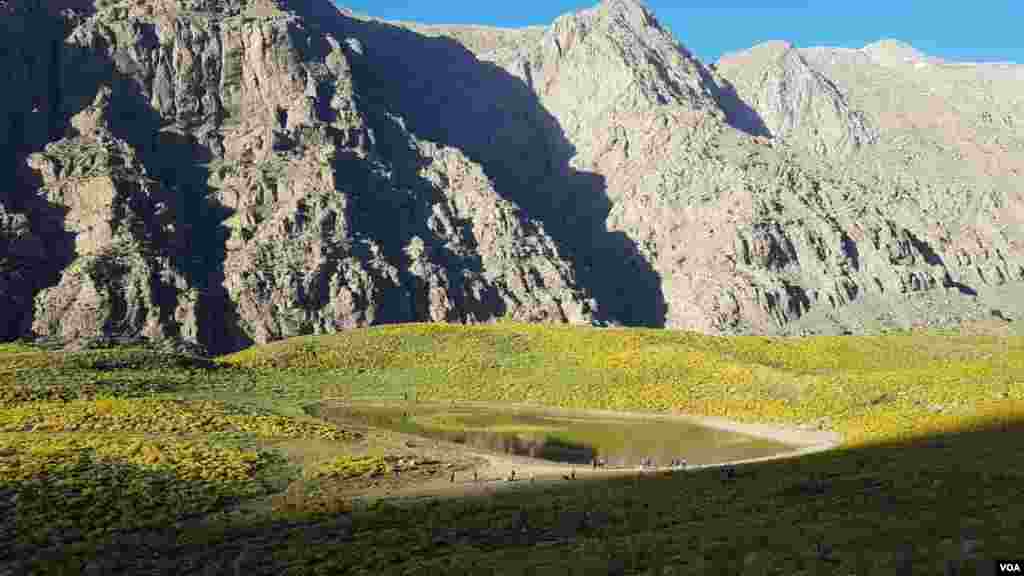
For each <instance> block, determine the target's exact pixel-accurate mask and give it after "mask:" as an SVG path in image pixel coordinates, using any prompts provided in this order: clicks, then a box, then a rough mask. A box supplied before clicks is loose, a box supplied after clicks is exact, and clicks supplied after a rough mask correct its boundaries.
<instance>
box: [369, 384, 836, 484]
mask: <svg viewBox="0 0 1024 576" xmlns="http://www.w3.org/2000/svg"><path fill="white" fill-rule="evenodd" d="M458 405H459V406H460V407H474V408H491V409H494V408H500V409H502V410H513V411H514V410H529V411H530V412H533V413H537V412H543V413H547V414H551V415H561V416H565V415H574V416H586V417H591V418H602V417H603V418H615V419H617V420H621V419H631V418H638V419H640V418H642V419H648V420H650V419H661V420H670V421H679V422H687V423H691V424H696V425H700V426H705V427H708V428H716V429H719V430H724V431H729V432H735V433H739V434H746V435H749V436H756V437H760V438H765V439H770V440H775V441H778V442H782V443H785V444H789V445H791V446H795V447H796V449H794V450H791V451H787V452H783V453H779V454H775V455H771V456H766V457H761V458H750V459H745V460H735V461H730V462H722V463H715V464H702V465H689V466H687V468H686V470H687V471H692V470H702V469H707V468H720V467H725V466H732V465H737V464H746V463H753V462H765V461H770V460H779V459H784V458H793V457H797V456H803V455H806V454H811V453H815V452H822V451H825V450H829V449H831V448H834V447H836V446H838V445H839V443H840V442H841V441H842V438H841V437H840V435H839V434H836V433H834V432H829V431H821V430H808V429H802V428H797V427H793V426H780V425H771V424H749V423H742V422H734V421H731V420H727V419H724V418H712V417H700V416H691V415H685V414H652V413H644V412H617V411H610V410H562V409H556V408H550V407H546V406H533V405H526V404H505V403H501V404H498V403H482V402H459V403H458ZM377 432H380V431H379V430H377ZM382 438H384V439H386V440H385V442H387V443H388V444H392V446H393V447H395V448H400V449H401V450H402V451H403V452H405V453H407V454H408V453H410V452H412V453H415V454H416V455H417V456H418V457H421V458H443V459H444V460H445V461H448V462H453V464H452V466H451V468H449V469H447V470H446V471H445V473H444V474H442V475H439V476H438V477H434V478H430V479H427V480H424V481H420V482H416V483H413V484H405V485H401V486H393V487H390V488H384V487H381V488H371V489H368V490H359V491H355V492H352V493H350V496H352V497H354V498H357V499H358V500H362V501H373V500H387V501H389V502H391V503H393V504H395V503H400V502H415V501H418V500H425V499H433V498H454V497H460V496H470V495H487V494H493V493H495V492H497V491H500V490H516V489H536V488H543V487H545V486H549V485H551V484H555V483H564V482H567V481H571V477H572V474H573V473H575V479H576V480H577V481H581V480H586V479H598V478H608V477H614V476H622V475H634V474H638V473H641V472H644V470H643V469H642V468H640V467H630V468H598V469H596V470H595V469H593V468H592V467H591V466H580V465H571V464H560V463H555V462H550V461H546V460H539V459H535V458H529V457H526V456H517V455H513V454H498V453H490V452H484V451H481V450H477V449H471V448H467V447H466V446H464V445H460V444H455V443H449V442H444V441H441V440H434V439H425V438H420V437H416V436H409V435H405V434H400V433H397V432H390V431H388V432H385V433H383V434H382ZM668 469H669V468H667V467H661V468H658V469H657V470H668ZM452 472H454V473H455V481H454V482H452V476H451V473H452ZM474 472H475V474H476V476H475V477H474ZM513 472H514V473H515V477H514V479H511V478H512V473H513ZM648 472H651V470H648ZM567 478H570V480H567Z"/></svg>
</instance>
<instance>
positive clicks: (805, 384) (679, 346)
mask: <svg viewBox="0 0 1024 576" xmlns="http://www.w3.org/2000/svg"><path fill="white" fill-rule="evenodd" d="M403 396H408V397H409V398H410V399H418V400H475V401H511V402H528V403H538V404H546V405H553V406H563V407H581V408H603V409H629V410H650V411H679V412H684V413H690V414H696V415H714V416H725V417H729V418H733V419H737V420H744V421H757V422H779V423H790V424H804V425H813V426H819V427H823V428H828V429H832V430H836V431H838V432H840V433H842V434H843V435H844V437H845V445H844V446H843V447H842V448H840V449H838V450H835V451H831V452H827V453H823V454H815V455H811V456H808V457H805V458H801V459H799V460H795V461H793V460H791V461H780V462H769V463H763V464H756V465H751V466H747V467H744V468H742V469H741V471H740V474H739V476H738V477H737V478H735V479H731V480H730V479H723V478H722V477H721V476H720V475H719V474H718V472H715V471H706V472H691V473H686V474H682V475H676V476H646V477H644V478H629V479H618V480H604V481H595V482H582V481H577V482H566V483H564V484H561V485H555V486H552V487H549V488H545V489H544V490H543V491H541V492H534V491H530V490H528V489H525V490H524V491H523V492H522V493H518V492H511V493H507V494H502V495H498V496H495V497H491V498H489V499H482V500H481V499H465V500H456V501H447V502H443V503H434V504H432V505H411V506H410V507H407V508H395V507H391V506H386V505H383V506H377V507H375V508H372V509H369V510H358V511H356V512H354V513H349V511H350V507H349V506H348V505H346V504H345V503H344V502H341V501H340V500H338V498H337V497H336V492H334V491H333V489H334V485H332V484H331V483H332V482H335V481H338V480H343V479H345V478H348V477H351V476H353V475H355V476H359V475H364V474H367V473H372V472H374V471H378V472H379V471H381V470H386V469H387V461H386V460H384V459H383V458H382V457H381V456H379V455H375V454H369V455H367V454H363V455H357V454H355V453H350V452H348V451H347V449H346V448H345V447H346V446H347V445H348V443H349V440H350V439H352V438H353V434H352V433H351V432H349V431H346V430H343V429H339V428H337V427H334V426H332V425H330V424H329V423H326V422H323V421H319V420H316V419H315V418H311V417H309V416H307V415H305V414H304V412H303V406H306V405H308V404H311V403H314V402H317V401H319V400H321V399H324V398H367V399H369V398H377V399H380V398H391V399H402V398H403ZM1022 432H1024V339H1022V338H1020V337H1000V338H996V337H989V336H964V335H956V334H950V333H946V334H938V333H901V334H891V335H885V336H871V337H863V336H857V337H817V338H804V339H774V338H772V339H769V338H763V337H740V338H715V337H710V336H702V335H697V334H690V333H683V332H674V331H659V330H639V329H596V328H589V327H568V326H538V325H521V324H511V323H499V324H495V325H486V326H470V327H463V326H447V325H400V326H387V327H377V328H370V329H361V330H352V331H348V332H345V333H342V334H337V335H332V336H319V337H304V338H295V339H291V340H287V341H282V342H277V343H274V344H269V345H266V346H259V347H254V348H252V349H249V350H246V351H243V352H240V353H237V354H234V355H231V356H227V357H224V358H220V359H217V360H216V361H210V360H204V359H200V358H192V357H188V356H182V355H174V354H162V353H158V352H153V351H149V350H142V349H116V350H105V351H87V352H74V353H71V352H69V353H64V352H46V351H42V350H38V349H35V348H32V347H26V346H20V345H2V346H0V572H3V568H4V566H5V564H7V563H13V562H16V561H17V562H24V563H25V564H24V567H25V568H26V570H27V572H26V573H33V574H61V573H65V574H79V573H97V574H140V573H188V572H196V573H202V572H205V573H218V574H221V573H224V574H234V573H245V574H318V573H319V574H344V573H352V574H424V575H427V574H439V573H444V574H448V575H453V574H474V575H475V574H559V575H562V574H567V573H573V570H575V571H576V572H575V573H579V574H598V573H614V572H616V571H617V570H618V569H621V572H622V573H646V574H651V575H654V574H693V575H697V574H700V575H704V574H741V573H742V574H747V573H750V574H786V575H798V574H799V575H811V574H823V573H828V574H834V573H842V574H857V575H858V576H862V575H875V574H894V575H895V574H904V573H906V571H905V570H903V569H902V568H901V567H902V566H903V565H904V564H905V563H906V562H907V558H908V557H910V558H912V559H913V563H914V566H915V571H914V573H922V574H931V573H944V571H945V570H947V569H948V567H947V565H946V564H944V563H945V562H946V560H948V559H955V560H956V562H958V563H959V564H958V566H961V567H963V568H964V570H963V571H961V572H960V573H961V574H974V573H977V574H982V573H988V570H989V569H990V564H989V563H987V562H983V561H982V560H983V559H986V558H987V559H990V558H992V557H996V556H1001V557H1012V556H1014V555H1019V554H1020V551H1021V549H1020V544H1021V542H1024V539H1022V538H1021V537H1020V535H1021V534H1024V507H1021V506H1020V505H1019V503H1020V502H1021V501H1024V476H1022V475H1021V468H1020V466H1019V465H1018V464H1017V463H1019V462H1020V461H1021V459H1022V457H1024V440H1022V438H1024V435H1022ZM285 445H287V446H289V450H293V451H299V452H302V451H303V450H305V452H304V453H303V460H302V462H301V464H298V463H297V462H296V461H291V460H289V458H290V457H291V456H293V454H291V453H286V452H284V451H281V450H279V449H278V447H281V446H285ZM268 496H272V498H270V499H269V500H270V501H271V502H272V504H273V505H272V506H271V508H270V510H269V511H268V512H266V515H263V512H261V513H260V514H259V515H256V516H245V517H234V516H230V514H234V512H232V510H234V509H235V508H236V505H238V504H242V503H245V502H262V501H265V500H266V499H267V497H268ZM211 515H213V516H211ZM218 517H220V518H224V520H223V524H218V523H217V522H214V523H212V524H211V523H210V519H211V518H218ZM200 519H204V523H200V522H199V520H200ZM663 568H664V569H663ZM16 573H17V572H16Z"/></svg>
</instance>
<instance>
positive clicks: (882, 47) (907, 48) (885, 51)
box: [861, 38, 928, 62]
mask: <svg viewBox="0 0 1024 576" xmlns="http://www.w3.org/2000/svg"><path fill="white" fill-rule="evenodd" d="M861 50H862V51H864V52H866V53H867V54H868V55H869V56H871V57H872V58H875V59H877V60H889V61H904V62H907V61H910V62H913V61H918V60H926V59H927V58H928V56H927V55H925V54H924V53H923V52H921V51H919V50H918V49H916V48H914V47H913V46H911V45H910V44H907V43H906V42H903V41H902V40H896V39H893V38H884V39H882V40H879V41H877V42H873V43H871V44H868V45H867V46H865V47H863V48H861Z"/></svg>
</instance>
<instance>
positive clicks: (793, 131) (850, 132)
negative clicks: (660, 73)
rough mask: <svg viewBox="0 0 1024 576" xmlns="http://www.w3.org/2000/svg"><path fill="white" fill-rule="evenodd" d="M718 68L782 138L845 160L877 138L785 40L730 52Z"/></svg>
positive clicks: (732, 87)
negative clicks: (739, 51)
mask: <svg viewBox="0 0 1024 576" xmlns="http://www.w3.org/2000/svg"><path fill="white" fill-rule="evenodd" d="M715 70H716V71H717V72H718V73H719V74H720V75H721V76H722V77H723V78H725V79H726V80H727V81H728V83H729V84H728V85H729V88H730V89H732V90H733V91H734V92H735V93H736V94H737V96H738V97H739V99H740V100H741V101H742V102H745V103H746V104H747V105H748V106H749V107H750V108H751V109H753V110H754V111H756V113H757V115H758V116H759V117H760V118H761V121H762V122H763V123H764V125H765V127H766V128H767V129H768V131H769V133H770V134H771V135H772V136H774V137H776V138H778V139H781V140H785V141H787V142H791V143H793V144H794V145H797V146H802V147H806V148H807V149H809V150H810V151H811V152H813V153H815V154H819V155H822V156H833V157H837V159H838V160H839V161H843V159H844V157H846V156H847V155H849V154H850V153H851V152H853V151H855V150H857V149H859V148H860V147H861V146H863V145H866V144H871V143H873V142H874V141H875V140H876V138H877V136H876V134H875V133H874V130H873V129H872V128H871V126H870V125H869V124H868V122H867V119H866V117H865V115H864V114H863V113H861V112H859V111H856V110H853V109H851V108H850V106H849V104H848V103H847V102H846V99H845V97H844V96H843V94H842V93H841V92H840V91H839V90H838V89H837V88H836V87H835V86H834V85H833V84H832V82H831V81H830V80H829V79H828V78H827V77H825V76H824V75H823V74H821V73H820V72H818V71H816V70H814V69H813V68H812V67H811V66H810V65H809V64H808V63H807V61H806V60H804V58H803V56H801V55H800V52H799V51H798V50H797V49H796V48H794V47H793V46H792V45H791V44H789V43H787V42H768V43H765V44H761V45H759V46H755V47H754V48H751V49H750V50H748V51H746V52H743V53H740V54H732V55H727V56H725V57H723V58H722V59H720V60H719V61H718V62H717V63H716V65H715Z"/></svg>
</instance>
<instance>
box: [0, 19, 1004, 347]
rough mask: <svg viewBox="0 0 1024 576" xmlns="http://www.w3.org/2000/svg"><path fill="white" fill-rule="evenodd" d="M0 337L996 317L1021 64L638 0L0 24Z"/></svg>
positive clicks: (939, 321)
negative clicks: (703, 50)
mask: <svg viewBox="0 0 1024 576" xmlns="http://www.w3.org/2000/svg"><path fill="white" fill-rule="evenodd" d="M0 14H2V21H3V28H4V33H3V34H0V46H2V48H3V50H2V51H0V60H2V66H0V74H2V75H3V80H4V81H5V85H6V87H7V92H8V93H7V95H6V97H5V98H4V99H0V145H2V146H3V150H2V152H3V154H2V155H0V301H2V304H3V306H2V308H0V315H2V316H3V320H4V321H3V322H0V337H2V338H7V339H10V338H16V337H24V336H38V337H45V338H50V339H55V340H59V341H68V342H75V341H82V340H83V339H89V338H94V337H98V336H111V335H117V336H131V337H136V336H142V337H146V338H150V339H153V340H160V341H168V342H179V343H187V344H191V345H197V346H201V347H203V348H205V349H206V350H208V351H210V352H222V351H227V350H235V349H238V348H240V347H243V346H246V345H248V344H250V343H253V342H266V341H269V340H273V339H277V338H282V337H287V336H292V335H298V334H313V333H327V332H332V331H337V330H342V329H345V328H350V327H355V326H365V325H370V324H379V323H392V322H404V321H448V322H484V321H490V320H493V319H496V318H500V317H509V318H514V319H519V320H525V321H537V322H572V323H587V322H590V321H606V322H611V323H619V324H626V325H645V326H664V327H670V328H686V329H695V330H701V331H705V332H715V333H767V334H777V333H778V334H790V333H806V332H839V331H850V332H863V331H872V330H877V329H880V328H884V327H906V326H910V325H914V324H923V323H932V324H936V325H952V324H956V323H958V322H961V321H963V320H969V319H977V318H982V317H990V316H991V315H993V314H998V315H999V317H1000V318H1014V317H1017V316H1019V315H1020V314H1021V313H1022V312H1024V298H1022V297H1021V296H1020V291H1019V288H1020V287H1021V286H1022V284H1024V250H1022V248H1024V246H1022V244H1021V242H1022V240H1024V229H1022V228H1021V223H1022V219H1024V196H1022V194H1021V189H1020V187H1019V182H1020V180H1019V170H1020V169H1021V167H1022V165H1024V123H1022V122H1021V121H1020V119H1021V118H1024V96H1022V95H1024V90H1022V88H1024V67H1020V66H1009V65H1007V66H1003V65H991V64H985V65H967V64H957V63H947V62H943V61H941V60H938V59H934V58H928V57H926V56H924V55H922V54H920V53H918V52H916V51H914V50H913V49H912V48H910V47H907V46H905V45H901V44H899V43H896V42H892V41H886V42H880V43H878V44H875V45H872V46H868V47H865V48H864V49H863V50H842V49H828V48H808V49H798V48H795V47H793V46H791V45H789V44H786V43H781V42H775V43H769V44H767V45H762V46H757V47H755V48H753V49H751V50H749V51H746V52H743V53H739V54H733V55H729V56H728V57H725V58H723V59H722V60H721V61H720V62H718V63H716V64H714V65H711V66H706V65H705V64H703V63H701V62H700V61H699V60H697V59H696V58H695V57H694V56H693V55H692V54H691V53H689V52H688V51H687V50H686V49H685V48H684V47H683V46H682V45H681V44H680V43H679V42H678V41H677V40H676V39H675V38H673V37H672V35H671V34H670V33H669V32H668V31H667V30H666V29H665V28H664V27H663V26H662V25H661V24H660V23H659V22H658V20H657V18H656V17H655V16H654V15H653V14H652V13H651V12H650V11H649V10H648V9H647V8H646V7H645V6H644V5H643V4H642V3H640V2H638V1H637V0H605V1H603V2H601V3H600V4H598V5H597V6H595V7H594V8H592V9H590V10H585V11H582V12H579V13H575V14H568V15H565V16H563V17H561V18H559V19H557V20H556V21H555V22H554V23H553V24H552V25H551V26H547V27H534V28H526V29H521V30H506V29H494V28H488V27H480V26H427V25H421V24H415V23H406V22H385V21H381V20H376V19H373V18H369V17H362V16H357V15H355V14H353V13H351V12H349V11H347V10H344V9H338V8H336V7H334V6H333V4H331V3H330V1H329V0H292V1H286V0H133V1H127V0H62V1H60V2H52V1H50V2H46V1H43V0H29V1H20V2H15V1H7V2H0Z"/></svg>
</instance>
